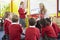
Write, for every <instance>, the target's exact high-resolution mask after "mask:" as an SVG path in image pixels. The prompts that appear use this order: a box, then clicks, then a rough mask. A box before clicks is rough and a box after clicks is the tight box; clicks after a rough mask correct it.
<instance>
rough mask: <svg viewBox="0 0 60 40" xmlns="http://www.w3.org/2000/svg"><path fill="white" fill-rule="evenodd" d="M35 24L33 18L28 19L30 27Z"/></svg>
mask: <svg viewBox="0 0 60 40" xmlns="http://www.w3.org/2000/svg"><path fill="white" fill-rule="evenodd" d="M35 23H36V21H35V19H34V18H30V19H29V25H30V26H33V25H35Z"/></svg>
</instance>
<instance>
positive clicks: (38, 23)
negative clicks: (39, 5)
mask: <svg viewBox="0 0 60 40" xmlns="http://www.w3.org/2000/svg"><path fill="white" fill-rule="evenodd" d="M36 27H37V28H38V29H40V32H41V26H40V20H38V21H37V24H36Z"/></svg>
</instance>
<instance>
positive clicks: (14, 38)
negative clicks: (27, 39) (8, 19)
mask: <svg viewBox="0 0 60 40" xmlns="http://www.w3.org/2000/svg"><path fill="white" fill-rule="evenodd" d="M12 22H13V23H12V24H11V25H10V26H9V40H21V34H22V26H21V25H20V24H19V23H18V16H17V15H13V17H12Z"/></svg>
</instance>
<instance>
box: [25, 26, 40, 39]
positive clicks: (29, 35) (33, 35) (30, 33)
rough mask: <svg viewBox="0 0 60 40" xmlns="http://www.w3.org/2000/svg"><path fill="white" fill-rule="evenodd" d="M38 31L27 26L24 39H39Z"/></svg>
mask: <svg viewBox="0 0 60 40" xmlns="http://www.w3.org/2000/svg"><path fill="white" fill-rule="evenodd" d="M39 38H40V31H39V29H38V28H31V27H29V28H27V29H26V35H25V40H40V39H39Z"/></svg>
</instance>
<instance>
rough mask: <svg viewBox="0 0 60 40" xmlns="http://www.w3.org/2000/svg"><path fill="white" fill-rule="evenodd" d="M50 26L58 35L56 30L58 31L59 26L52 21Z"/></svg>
mask: <svg viewBox="0 0 60 40" xmlns="http://www.w3.org/2000/svg"><path fill="white" fill-rule="evenodd" d="M52 27H53V29H54V31H55V33H56V35H57V36H58V32H59V27H58V25H57V24H56V23H52Z"/></svg>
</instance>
